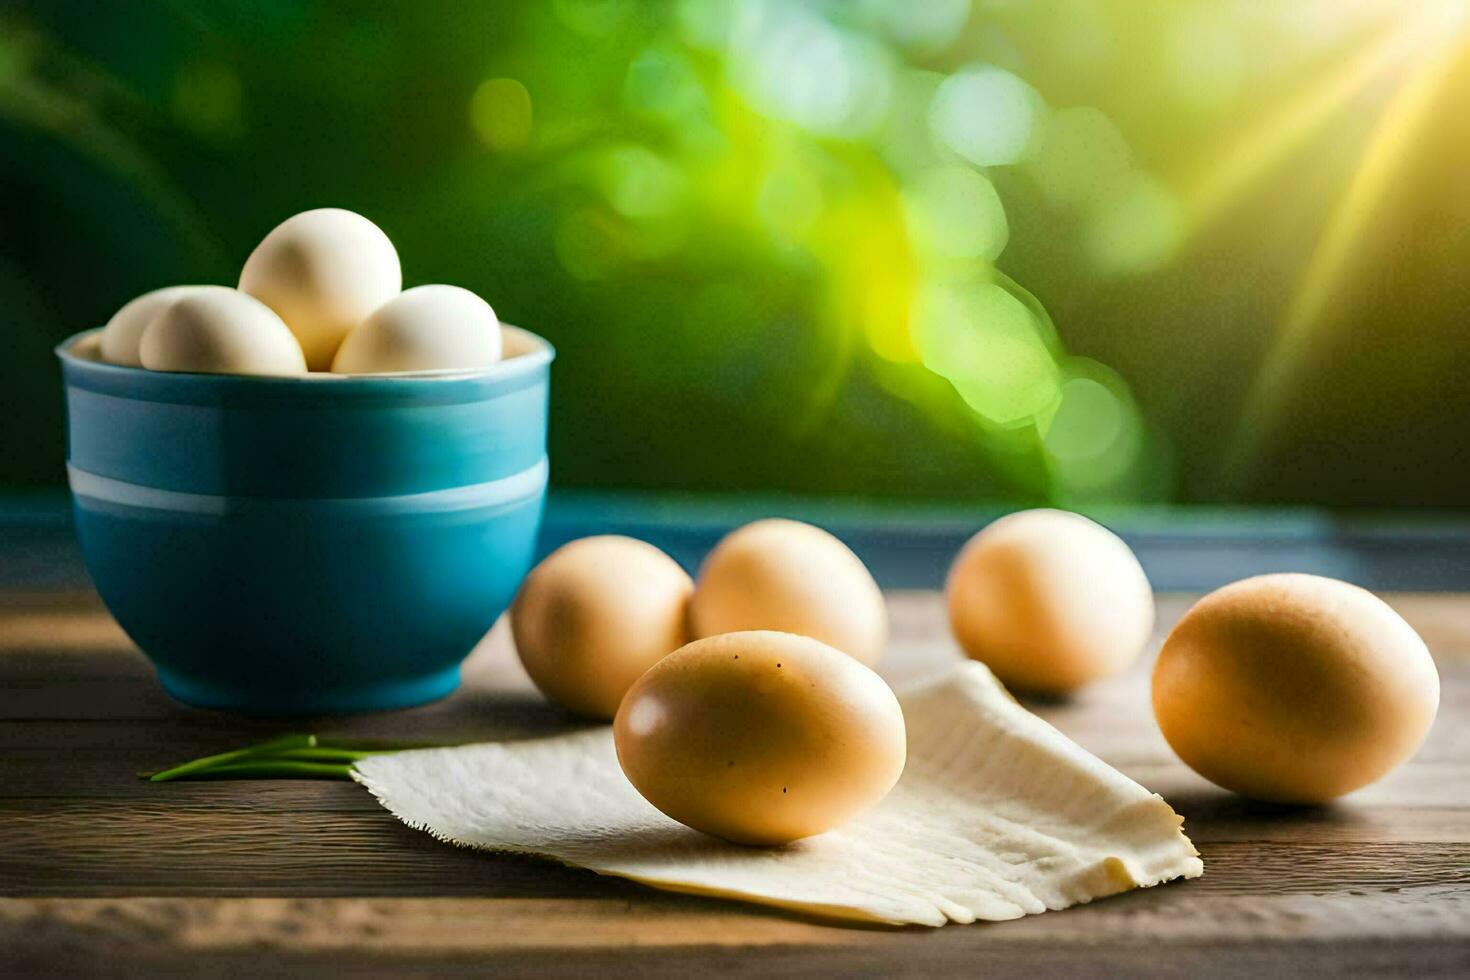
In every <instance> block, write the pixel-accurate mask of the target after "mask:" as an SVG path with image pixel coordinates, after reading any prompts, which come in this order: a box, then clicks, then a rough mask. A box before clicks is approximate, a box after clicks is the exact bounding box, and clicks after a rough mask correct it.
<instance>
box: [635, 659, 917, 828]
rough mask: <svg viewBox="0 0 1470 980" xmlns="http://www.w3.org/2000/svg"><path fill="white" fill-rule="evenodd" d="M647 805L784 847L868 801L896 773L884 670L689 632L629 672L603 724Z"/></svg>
mask: <svg viewBox="0 0 1470 980" xmlns="http://www.w3.org/2000/svg"><path fill="white" fill-rule="evenodd" d="M613 736H614V740H615V743H616V746H617V753H618V761H619V763H621V765H622V767H623V772H624V773H626V774H627V776H628V779H629V781H630V782H632V784H633V785H634V786H635V787H636V788H637V789H638V791H639V792H640V793H642V794H643V796H644V798H645V799H647V800H648V802H650V803H652V804H653V805H654V806H655V807H657V808H658V809H659V810H661V811H663V812H664V813H665V814H667V815H668V816H670V817H672V818H673V819H675V820H677V821H679V822H680V823H683V824H685V825H687V826H690V827H693V828H694V829H696V830H701V831H704V832H705V833H708V834H713V835H715V836H716V837H723V838H725V839H726V840H730V841H734V842H736V843H739V844H765V845H771V844H785V843H787V842H789V841H793V840H798V839H800V838H803V837H810V836H811V835H813V834H819V833H822V832H823V831H826V830H831V829H832V828H834V827H837V826H839V825H841V824H843V823H846V822H847V821H848V820H851V819H852V818H853V817H855V816H857V815H858V814H859V813H861V812H862V811H864V810H866V809H867V808H868V807H871V806H872V805H873V804H875V803H877V802H878V801H879V800H881V799H882V798H883V797H884V796H886V795H887V794H888V791H889V790H891V789H892V788H893V786H894V784H895V783H897V782H898V777H899V776H900V775H901V774H902V773H903V766H904V760H905V755H906V751H907V746H906V741H905V729H904V721H903V711H902V709H901V708H900V707H899V704H898V699H897V698H896V697H894V694H893V691H892V690H891V689H889V687H888V685H887V684H886V683H885V682H884V681H883V679H882V678H881V677H879V676H878V675H877V674H875V673H874V672H873V671H872V670H870V669H869V668H867V667H865V666H863V665H862V664H861V663H859V662H858V661H857V660H856V659H854V658H853V657H851V656H848V655H847V654H845V653H843V652H841V651H839V650H836V649H834V648H833V647H830V646H828V645H827V644H825V643H821V642H819V641H817V640H813V639H811V638H810V637H805V636H796V635H794V634H790V633H775V632H769V631H751V632H739V633H727V634H724V635H721V636H714V637H710V638H708V639H703V640H696V641H695V642H693V643H691V644H689V645H688V646H686V647H684V648H682V649H680V650H678V651H676V652H675V653H673V654H670V655H669V656H667V657H665V658H664V659H663V660H660V661H659V662H658V663H657V664H656V665H654V666H653V667H652V668H650V669H649V671H648V672H647V673H646V674H644V675H643V676H642V677H641V678H639V679H638V682H637V683H636V684H634V685H633V688H632V689H631V690H630V691H629V692H628V695H627V697H626V698H624V700H623V705H622V707H621V708H619V709H618V715H617V719H616V720H615V721H614V723H613Z"/></svg>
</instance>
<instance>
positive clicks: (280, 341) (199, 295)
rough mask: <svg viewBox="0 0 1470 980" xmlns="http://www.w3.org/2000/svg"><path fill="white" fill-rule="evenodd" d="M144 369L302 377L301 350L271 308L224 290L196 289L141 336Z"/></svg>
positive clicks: (178, 301) (235, 291)
mask: <svg viewBox="0 0 1470 980" xmlns="http://www.w3.org/2000/svg"><path fill="white" fill-rule="evenodd" d="M139 352H140V354H141V356H142V360H143V366H144V367H146V368H149V369H150V370H153V371H190V372H196V373H200V374H266V375H293V374H305V373H306V359H305V358H304V357H303V356H302V353H301V345H299V344H298V343H297V342H296V338H295V337H294V336H293V335H292V334H291V331H290V330H288V329H286V325H285V324H284V323H282V322H281V318H280V317H278V316H276V315H275V314H274V313H272V312H271V310H270V307H268V306H266V305H265V304H264V303H262V302H260V301H259V300H257V299H254V298H252V297H250V296H246V295H245V294H244V293H241V292H239V291H237V290H234V289H228V288H226V287H224V286H200V287H198V288H197V289H196V290H195V291H193V292H191V293H190V294H189V295H187V296H185V297H183V298H182V299H179V300H177V301H175V302H174V303H172V304H171V305H170V306H169V307H168V308H167V309H166V310H164V311H163V313H162V314H160V315H159V316H158V318H157V319H155V320H154V321H153V322H152V323H150V324H149V325H148V329H146V330H145V331H143V339H142V341H141V343H140V344H139Z"/></svg>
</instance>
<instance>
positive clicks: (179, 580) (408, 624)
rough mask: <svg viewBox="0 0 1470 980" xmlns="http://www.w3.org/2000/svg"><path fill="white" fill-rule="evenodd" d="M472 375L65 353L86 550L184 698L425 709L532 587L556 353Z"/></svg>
mask: <svg viewBox="0 0 1470 980" xmlns="http://www.w3.org/2000/svg"><path fill="white" fill-rule="evenodd" d="M506 333H507V341H508V347H509V348H511V349H515V350H517V352H518V353H517V356H514V357H510V358H509V359H507V360H505V361H503V362H501V363H499V364H497V365H495V366H494V367H491V368H489V369H486V370H482V371H475V372H461V373H446V374H421V375H401V376H397V377H355V378H346V377H332V376H319V377H310V378H260V377H241V376H235V375H208V374H163V373H157V372H152V371H147V370H144V369H142V368H130V367H121V366H117V365H112V364H106V363H102V362H101V361H100V360H99V359H97V357H96V356H95V355H94V354H92V353H91V351H92V350H94V349H95V346H96V334H97V331H88V332H87V333H83V334H78V335H77V336H76V337H73V338H71V339H69V340H67V341H65V342H64V343H62V344H61V346H59V347H58V348H57V350H56V352H57V355H58V356H59V357H60V358H61V363H62V369H63V375H64V378H65V382H66V404H67V432H68V453H67V470H68V474H69V477H70V481H71V490H72V500H73V503H74V507H75V514H76V526H77V534H78V537H79V538H80V540H81V545H82V553H83V555H84V556H85V559H86V563H87V570H88V571H89V572H90V573H91V576H92V580H93V582H94V583H95V584H96V586H97V591H98V592H99V593H100V594H101V596H102V600H103V602H105V603H106V604H107V608H108V609H109V610H110V611H111V612H112V614H113V616H115V617H116V618H117V621H118V623H120V624H121V625H122V628H123V629H124V630H126V631H127V634H128V636H130V637H132V639H133V641H134V642H135V643H137V644H138V646H139V647H141V648H142V649H143V652H144V653H146V654H147V655H148V657H149V659H150V660H152V661H153V664H154V666H155V667H156V668H157V670H158V676H159V679H160V680H161V681H162V682H163V686H164V687H165V688H166V689H167V690H168V692H169V693H170V694H172V695H173V696H174V697H176V698H178V699H179V700H180V701H185V702H188V703H189V704H194V705H200V706H203V707H209V708H225V709H231V710H238V711H244V712H249V713H252V714H273V715H280V714H314V713H320V712H339V711H366V710H375V709H382V708H397V707H403V706H406V705H412V704H419V703H422V702H425V701H430V700H433V699H435V698H438V697H442V696H444V695H445V694H448V693H449V692H450V691H452V690H454V688H455V687H456V686H457V685H458V683H459V664H460V661H462V660H463V659H464V657H465V656H466V655H467V654H468V653H469V652H470V650H471V649H472V648H473V647H474V646H475V644H476V643H477V642H478V641H479V639H480V638H481V637H482V636H483V635H484V634H485V632H486V631H487V630H488V629H489V628H490V626H491V625H492V624H493V623H494V622H495V619H496V617H497V616H499V615H500V613H501V612H502V611H504V609H505V608H506V606H507V605H508V604H509V603H510V600H511V597H512V596H513V595H514V594H515V590H516V588H517V587H518V586H519V585H520V582H521V579H522V578H523V577H524V576H525V574H526V571H527V570H528V569H529V567H530V565H531V561H532V557H533V553H534V549H535V546H536V535H537V531H538V529H539V526H540V523H541V510H542V505H543V503H544V501H545V496H546V475H547V460H546V411H547V387H548V375H549V369H550V364H551V360H552V357H553V356H554V352H553V351H552V349H551V346H550V345H549V344H547V343H546V342H545V341H543V340H541V339H540V338H539V337H536V336H534V335H533V334H529V333H526V332H525V331H521V330H516V329H515V328H513V327H508V328H506Z"/></svg>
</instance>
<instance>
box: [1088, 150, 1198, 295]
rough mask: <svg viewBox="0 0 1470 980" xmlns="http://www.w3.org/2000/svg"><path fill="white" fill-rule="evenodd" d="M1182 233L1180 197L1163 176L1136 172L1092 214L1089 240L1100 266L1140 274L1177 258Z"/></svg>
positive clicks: (1091, 254)
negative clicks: (1119, 190)
mask: <svg viewBox="0 0 1470 980" xmlns="http://www.w3.org/2000/svg"><path fill="white" fill-rule="evenodd" d="M1183 236H1184V216H1183V210H1182V208H1181V206H1180V203H1179V199H1178V197H1177V196H1176V195H1175V194H1174V192H1173V191H1171V190H1170V189H1169V188H1168V187H1166V186H1165V185H1164V184H1163V182H1162V181H1160V180H1159V179H1158V178H1156V177H1153V176H1151V175H1149V174H1146V173H1141V172H1137V173H1134V174H1133V175H1132V176H1131V178H1130V179H1129V181H1128V184H1127V186H1126V187H1125V188H1124V189H1123V190H1122V191H1121V192H1120V193H1118V194H1117V195H1115V196H1114V197H1113V198H1111V199H1110V200H1107V201H1105V202H1103V203H1102V204H1101V205H1100V206H1099V208H1098V210H1097V211H1096V212H1095V213H1094V214H1093V215H1092V217H1091V218H1090V220H1089V222H1088V227H1087V229H1086V233H1085V238H1084V241H1085V247H1086V250H1087V254H1088V257H1089V258H1090V259H1091V261H1092V262H1093V264H1094V265H1096V266H1097V268H1098V269H1099V270H1100V271H1102V272H1105V273H1109V274H1115V275H1136V274H1139V273H1144V272H1151V271H1153V270H1154V269H1157V268H1159V267H1160V266H1162V265H1163V264H1164V263H1165V262H1167V261H1168V260H1169V259H1170V258H1172V257H1173V256H1174V253H1175V252H1176V251H1177V250H1178V248H1179V243H1180V241H1181V240H1182V238H1183Z"/></svg>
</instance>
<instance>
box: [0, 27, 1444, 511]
mask: <svg viewBox="0 0 1470 980" xmlns="http://www.w3.org/2000/svg"><path fill="white" fill-rule="evenodd" d="M1466 25H1467V16H1466V10H1465V3H1463V2H1461V0H1443V2H1441V0H1424V2H1419V3H1399V2H1390V0H1280V2H1276V3H1260V2H1250V0H1195V2H1184V0H1180V2H1162V0H1160V2H1147V3H1145V2H1137V0H1057V2H1050V3H1036V4H1033V3H1026V2H1021V0H926V2H924V3H918V2H912V0H850V2H807V3H798V2H775V0H680V2H673V0H670V2H647V3H637V2H632V0H545V2H540V0H537V2H532V0H527V2H521V3H509V2H507V3H488V2H486V3H469V2H464V3H451V2H445V0H415V2H412V3H398V4H391V5H390V4H364V3H350V2H345V0H297V2H284V0H276V2H271V0H210V2H198V3H186V2H182V0H179V2H171V3H169V2H148V0H117V2H102V0H88V2H80V0H79V2H63V0H37V2H33V3H27V2H20V3H16V2H14V0H11V2H9V3H8V4H7V5H5V6H4V7H0V431H3V436H0V488H10V489H26V488H45V487H51V486H57V485H59V484H60V483H61V481H62V479H63V466H62V460H63V454H64V449H63V445H62V442H63V437H62V425H61V395H60V391H59V382H58V377H57V375H58V372H57V370H56V368H55V365H54V363H53V361H54V358H53V357H52V355H51V353H50V348H51V347H52V345H54V344H55V343H56V342H57V341H58V340H60V339H61V338H63V337H65V336H68V335H69V334H71V333H73V332H76V331H77V330H80V329H83V328H86V327H90V326H95V325H98V324H101V323H103V322H104V321H105V320H106V319H107V318H108V317H109V316H110V315H111V313H112V312H113V311H114V310H115V309H116V308H117V307H119V306H120V305H121V304H122V303H124V302H125V301H126V300H127V299H129V298H130V297H132V296H134V295H136V294H138V293H141V292H144V291H146V290H149V289H153V288H156V287H159V286H163V285H167V284H172V283H182V282H219V283H225V284H233V283H234V282H235V280H236V277H237V276H238V272H239V267H240V264H241V263H242V261H243V260H244V258H245V256H246V255H247V254H249V252H250V250H251V248H252V247H253V246H254V245H255V243H256V242H257V241H258V240H259V239H260V238H261V237H262V236H263V235H264V234H265V233H266V232H267V231H269V230H270V229H271V228H272V227H273V226H274V225H275V224H276V223H278V222H279V221H280V220H282V219H284V218H285V217H287V216H289V215H291V214H293V213H295V212H297V211H300V210H304V209H307V208H312V207H322V206H338V207H346V208H351V209H354V210H357V211H360V212H362V213H363V214H366V215H367V216H368V217H370V218H371V219H373V220H374V221H375V222H377V223H378V224H379V225H380V226H382V227H383V228H384V229H385V230H386V231H387V232H388V234H389V235H390V236H391V237H392V238H393V240H394V241H395V243H396V244H397V246H398V249H399V252H400V255H401V256H402V260H403V267H404V273H405V285H411V284H419V283H426V282H450V283H455V284H458V285H462V286H466V287H468V288H471V289H474V290H476V291H477V292H479V293H480V294H482V295H483V296H484V297H485V298H486V299H488V300H489V301H490V303H491V304H492V306H494V308H495V309H496V311H497V312H498V313H499V315H500V316H501V318H502V319H503V320H505V321H507V322H511V323H517V324H520V325H523V326H526V327H529V328H531V329H533V330H536V331H538V332H540V333H542V334H544V335H545V336H546V337H548V338H549V339H550V340H551V341H552V342H553V343H554V344H556V345H557V347H558V349H559V359H558V361H557V364H556V367H555V369H554V374H553V377H554V395H553V417H552V443H553V445H552V460H553V480H554V481H555V483H556V484H557V485H558V486H561V487H569V488H573V487H574V488H598V489H624V488H626V489H658V490H677V491H722V492H739V491H772V492H796V493H807V494H816V495H843V496H861V497H875V498H900V499H910V500H918V499H926V500H938V499H964V500H984V501H987V502H1011V503H1032V502H1041V501H1049V502H1055V503H1061V504H1065V505H1070V506H1090V505H1094V504H1104V503H1120V504H1142V503H1221V502H1226V503H1293V502H1310V503H1316V504H1324V505H1333V506H1337V505H1370V506H1399V505H1428V506H1436V507H1459V506H1464V505H1466V504H1470V384H1466V383H1465V380H1464V379H1465V377H1466V375H1467V369H1470V331H1467V330H1466V329H1465V321H1466V312H1467V308H1470V126H1467V125H1466V121H1467V117H1466V104H1467V96H1470V47H1467V34H1466Z"/></svg>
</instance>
